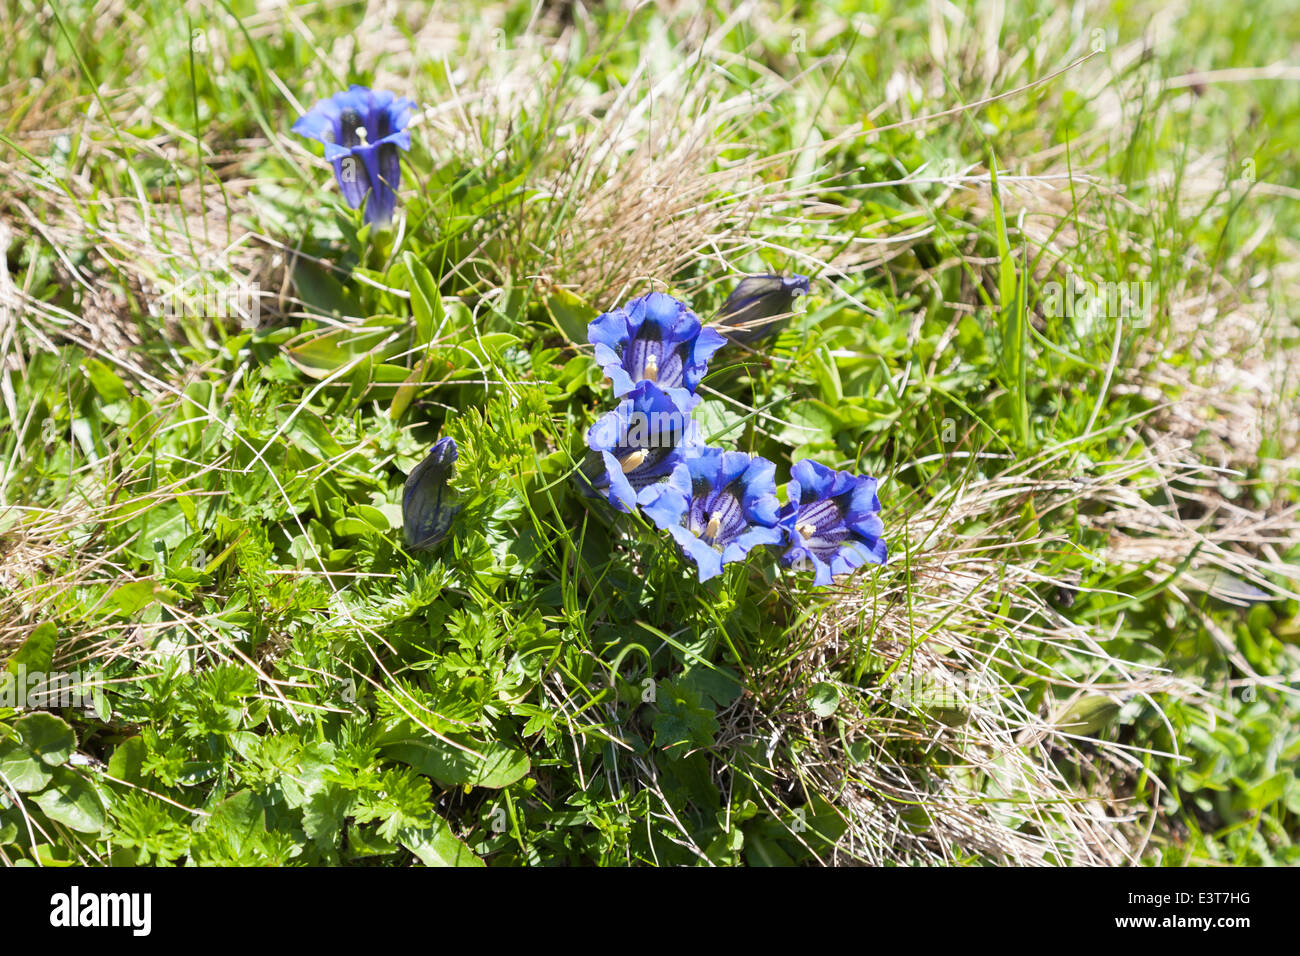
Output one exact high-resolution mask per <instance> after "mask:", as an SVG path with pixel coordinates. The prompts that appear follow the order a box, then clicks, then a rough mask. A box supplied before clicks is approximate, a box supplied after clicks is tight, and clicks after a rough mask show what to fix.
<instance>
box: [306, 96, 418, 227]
mask: <svg viewBox="0 0 1300 956" xmlns="http://www.w3.org/2000/svg"><path fill="white" fill-rule="evenodd" d="M414 109H415V103H413V102H412V101H411V100H408V99H405V98H404V97H396V96H394V95H393V94H392V93H389V92H387V91H374V90H369V89H367V88H366V87H364V86H353V87H351V88H350V89H349V90H348V91H347V92H346V93H335V94H334V95H333V96H332V97H330V98H329V99H327V100H321V101H320V102H319V103H317V104H316V105H315V106H313V107H312V108H311V109H310V110H308V111H307V112H306V113H305V114H303V116H302V117H301V118H299V120H298V122H296V123H294V124H293V131H294V132H295V133H297V134H299V135H300V136H306V137H308V138H310V139H314V140H317V141H319V142H321V143H323V144H324V145H325V158H326V159H328V160H329V161H330V162H331V163H333V164H334V176H335V178H336V179H337V180H338V183H339V188H340V189H342V190H343V198H344V199H345V200H346V201H347V204H348V205H349V206H351V207H352V208H353V209H357V208H359V207H360V206H361V203H362V202H363V201H365V199H366V196H367V194H369V196H370V199H369V201H368V202H366V212H365V218H366V222H372V223H378V224H381V225H382V224H384V223H387V222H388V221H389V220H391V219H392V218H393V210H394V209H395V208H396V206H397V188H398V186H400V185H401V182H402V165H401V161H400V159H399V157H398V149H410V148H411V134H410V132H409V131H408V130H407V128H406V127H407V125H408V124H409V123H410V121H411V112H412V111H413V110H414Z"/></svg>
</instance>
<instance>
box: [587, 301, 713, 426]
mask: <svg viewBox="0 0 1300 956" xmlns="http://www.w3.org/2000/svg"><path fill="white" fill-rule="evenodd" d="M587 341H589V342H590V343H591V344H592V345H594V346H595V347H596V364H598V365H599V366H600V367H601V368H602V369H604V371H605V374H606V375H607V376H609V378H610V380H611V381H612V382H613V383H614V395H615V396H620V395H626V394H627V393H628V392H630V391H632V389H633V388H634V387H635V386H636V384H637V383H638V382H651V383H653V384H654V385H657V386H658V387H659V388H660V389H662V390H663V391H665V392H667V393H668V394H669V395H672V396H673V397H674V399H675V400H676V401H677V402H678V404H679V405H682V406H685V405H686V404H687V401H686V397H687V396H690V395H694V394H695V388H696V386H697V385H699V384H700V379H702V378H704V373H705V372H706V371H708V364H709V358H710V356H712V355H713V353H714V352H716V351H717V350H718V349H720V348H722V346H723V345H724V344H726V340H725V339H723V337H722V336H721V335H719V334H718V333H717V332H716V331H714V330H713V329H706V328H703V327H702V326H701V324H700V318H699V316H697V315H696V314H695V313H694V312H692V311H691V310H690V309H688V308H687V307H686V305H685V304H684V303H682V302H678V301H677V300H676V299H674V298H673V297H672V296H670V295H664V294H663V293H662V292H651V293H648V294H646V295H643V296H640V297H639V298H635V299H632V300H631V301H630V302H628V303H627V304H626V305H625V306H623V308H621V309H615V310H614V311H613V312H606V313H604V314H603V315H601V316H598V317H597V318H596V320H595V321H594V322H592V323H591V324H590V325H588V326H587Z"/></svg>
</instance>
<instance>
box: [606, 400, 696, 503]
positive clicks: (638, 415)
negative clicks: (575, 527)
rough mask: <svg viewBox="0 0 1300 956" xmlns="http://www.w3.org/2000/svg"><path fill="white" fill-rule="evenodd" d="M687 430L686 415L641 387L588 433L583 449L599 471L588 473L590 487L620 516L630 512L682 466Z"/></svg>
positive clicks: (688, 439)
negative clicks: (597, 462) (594, 458)
mask: <svg viewBox="0 0 1300 956" xmlns="http://www.w3.org/2000/svg"><path fill="white" fill-rule="evenodd" d="M691 425H692V423H691V415H690V410H689V409H685V410H684V409H682V407H681V406H680V405H678V404H677V402H675V401H673V399H672V397H671V396H669V395H668V394H667V393H666V392H664V391H663V390H662V389H660V388H659V387H658V386H657V385H655V384H654V383H652V382H641V383H640V384H639V385H637V386H636V387H635V388H634V389H632V390H631V391H630V392H628V393H627V395H625V396H624V398H623V400H622V401H621V402H619V404H618V407H617V408H615V409H614V410H613V411H611V412H608V413H606V414H605V415H602V416H601V417H600V418H599V419H597V420H596V423H595V424H594V425H592V426H591V428H589V429H588V430H587V446H588V447H589V448H591V450H592V451H594V452H596V453H597V454H598V455H600V458H601V465H603V468H602V467H600V466H597V468H596V469H594V472H595V473H594V474H592V473H590V472H587V474H588V478H589V479H591V481H592V485H593V487H594V488H595V489H596V490H597V491H599V492H600V493H602V494H603V495H604V496H605V497H606V498H608V499H609V501H610V503H611V504H613V505H614V506H615V507H616V508H618V509H619V510H620V511H626V512H629V513H630V512H632V511H634V510H635V508H636V506H637V504H639V503H641V502H642V500H643V499H645V500H648V497H649V493H650V491H651V486H652V485H654V484H657V483H658V482H661V481H664V480H666V479H667V478H668V477H669V476H670V475H671V474H672V472H673V469H674V468H676V467H677V466H678V465H679V464H681V463H682V462H683V461H684V460H685V448H686V447H687V446H688V445H689V444H690V443H691V441H692V440H693V434H692V431H691Z"/></svg>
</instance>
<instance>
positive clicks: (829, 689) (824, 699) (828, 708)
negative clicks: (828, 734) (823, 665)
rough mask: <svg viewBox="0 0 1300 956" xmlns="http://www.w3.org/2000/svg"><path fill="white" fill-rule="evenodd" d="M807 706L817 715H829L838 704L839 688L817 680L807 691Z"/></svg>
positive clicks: (837, 707) (835, 709)
mask: <svg viewBox="0 0 1300 956" xmlns="http://www.w3.org/2000/svg"><path fill="white" fill-rule="evenodd" d="M808 706H809V707H811V708H812V712H813V713H814V714H816V715H817V716H818V717H829V716H830V715H831V714H833V713H835V711H837V710H838V709H839V706H840V689H839V688H838V687H836V686H835V685H834V684H828V683H826V682H825V681H818V682H817V683H816V684H813V686H812V690H810V691H809V692H808Z"/></svg>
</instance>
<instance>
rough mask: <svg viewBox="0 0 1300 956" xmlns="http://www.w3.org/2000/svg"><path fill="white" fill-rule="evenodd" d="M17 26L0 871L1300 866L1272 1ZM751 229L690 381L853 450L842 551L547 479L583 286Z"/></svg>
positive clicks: (1298, 614) (580, 375)
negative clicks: (770, 303)
mask: <svg viewBox="0 0 1300 956" xmlns="http://www.w3.org/2000/svg"><path fill="white" fill-rule="evenodd" d="M0 16H3V24H4V29H3V30H0V661H4V662H6V673H7V675H8V676H6V677H0V862H3V863H5V864H15V865H32V864H36V865H58V864H66V863H69V862H79V863H86V864H104V865H121V866H130V865H149V864H174V863H186V864H193V865H222V864H244V865H261V864H287V865H304V864H353V865H395V866H403V865H410V864H413V863H424V864H430V865H434V864H457V865H481V864H485V863H486V864H488V865H498V866H508V865H555V864H583V865H588V864H594V865H629V864H631V865H676V864H687V865H792V864H802V865H808V864H853V863H908V864H912V863H934V864H988V863H995V864H1005V863H1014V864H1066V865H1082V864H1102V865H1118V864H1141V865H1207V864H1215V863H1233V864H1247V865H1265V864H1284V863H1297V862H1300V846H1298V845H1297V840H1298V839H1300V781H1297V779H1296V764H1297V758H1298V757H1300V698H1298V697H1297V690H1298V688H1297V680H1298V679H1300V651H1298V649H1297V645H1298V644H1300V590H1298V585H1297V581H1298V580H1300V563H1297V562H1298V559H1300V516H1298V512H1297V508H1298V507H1300V505H1298V504H1297V491H1298V490H1300V457H1297V454H1298V452H1300V404H1298V402H1300V395H1298V386H1300V382H1298V378H1300V375H1298V373H1297V369H1298V368H1300V335H1298V334H1297V324H1296V318H1295V317H1296V315H1297V311H1298V309H1300V268H1298V267H1297V261H1298V259H1300V203H1298V202H1297V200H1298V199H1300V174H1298V173H1297V160H1298V159H1300V157H1298V156H1297V144H1298V143H1300V82H1298V81H1300V65H1297V61H1296V57H1295V51H1296V49H1298V48H1300V19H1298V18H1296V17H1295V16H1294V10H1293V8H1292V5H1291V4H1289V3H1284V2H1280V0H1277V2H1270V0H1263V2H1259V3H1252V4H1242V3H1239V2H1236V3H1227V2H1220V0H1189V2H1182V3H1172V4H1169V3H1158V2H1134V3H1100V2H1099V3H1086V2H1077V3H1073V4H1067V5H1062V4H1059V3H1050V2H1042V3H1008V4H1001V3H959V4H948V3H930V2H919V0H904V2H897V3H891V2H887V0H880V2H872V0H843V2H836V0H832V2H819V3H816V4H795V3H741V2H732V0H707V2H705V3H702V4H677V3H663V4H641V5H632V4H630V3H589V4H577V3H569V2H564V0H554V2H541V3H526V2H517V0H516V2H500V3H488V4H456V3H445V2H438V3H431V4H425V3H415V2H407V0H390V2H383V3H380V2H372V3H347V2H333V0H331V2H296V0H282V2H254V0H218V2H217V3H215V4H178V3H174V2H168V0H135V2H132V3H127V2H124V0H94V2H91V0H48V2H46V0H3V2H2V3H0ZM352 83H359V84H363V85H367V86H371V87H374V88H375V89H384V90H391V91H393V92H395V93H397V94H399V95H404V96H408V97H410V98H412V99H413V100H415V101H416V102H417V103H418V104H419V116H418V120H417V122H416V123H415V124H414V125H413V127H412V148H411V149H410V151H409V152H407V153H404V154H403V181H402V186H401V189H400V190H399V197H400V203H401V204H400V207H399V213H398V217H397V220H396V222H395V223H394V225H393V228H391V229H377V228H372V227H370V226H367V225H365V224H364V223H363V221H362V216H361V213H360V212H359V211H354V210H352V209H349V208H348V206H347V205H346V204H345V202H344V201H343V198H342V196H341V194H340V191H339V188H338V186H337V185H336V183H335V181H334V175H333V172H332V170H331V169H330V167H329V165H328V164H327V163H326V162H325V161H324V160H323V159H322V158H321V154H320V149H319V147H318V146H317V145H316V144H314V143H312V142H311V141H309V140H306V139H304V138H301V137H298V136H295V135H293V134H292V133H291V132H290V127H291V126H292V125H293V123H294V121H295V120H296V119H297V118H298V117H299V116H300V115H301V114H302V113H303V112H304V111H305V110H306V109H308V108H309V107H310V106H311V105H312V104H313V103H315V102H316V101H318V100H320V99H323V98H325V97H328V96H330V95H332V94H334V93H335V92H338V91H340V90H342V89H345V88H346V87H347V86H348V85H349V84H352ZM768 272H774V273H782V274H792V273H800V274H803V275H807V276H809V277H810V278H811V280H812V284H811V293H810V294H809V295H808V296H806V297H804V298H802V299H800V300H799V305H798V307H797V314H796V315H795V316H794V318H793V320H792V321H791V322H790V324H789V326H788V327H787V328H786V329H785V330H784V331H782V332H781V333H780V334H779V336H777V337H775V338H773V339H768V340H766V341H764V342H760V343H756V344H755V345H754V346H753V347H751V348H745V347H741V346H730V347H728V348H727V349H725V350H724V351H722V352H720V353H719V354H718V355H717V356H716V357H715V359H714V360H713V362H712V365H711V367H710V371H709V374H708V376H707V377H706V378H705V379H704V381H703V383H702V385H701V387H700V394H701V395H702V396H703V402H702V403H701V405H700V407H699V409H698V411H697V413H696V416H697V419H698V420H699V421H700V423H701V426H702V428H703V431H704V433H705V436H706V437H708V438H710V439H711V440H712V441H713V442H715V443H725V444H726V446H727V447H730V448H738V449H740V450H743V451H747V452H750V453H752V454H758V455H763V456H765V457H767V458H769V459H771V460H772V461H774V462H776V463H777V473H778V480H779V481H782V482H783V481H784V480H785V479H786V477H787V476H788V474H789V467H790V465H791V463H792V462H795V461H798V460H799V459H801V458H812V459H815V460H816V461H819V462H821V463H823V464H826V465H830V466H832V467H836V468H841V469H847V470H852V471H855V472H858V473H861V474H869V475H874V476H877V477H878V478H879V479H880V490H879V494H880V498H881V502H882V505H883V511H882V517H883V519H884V522H885V529H886V540H887V542H888V545H889V551H890V557H889V561H888V563H887V564H886V565H884V566H874V565H868V566H867V567H865V568H863V569H861V570H860V571H859V572H858V573H856V574H854V575H852V576H849V577H844V578H840V579H838V580H837V582H836V584H835V586H834V587H831V588H817V587H815V586H814V585H813V582H812V576H811V575H810V574H807V573H801V572H799V571H797V570H790V569H787V568H783V567H781V566H780V565H779V564H778V563H777V562H776V560H775V552H773V551H771V550H770V549H769V550H768V551H767V552H765V553H757V552H756V554H755V556H754V558H753V559H752V560H750V561H749V562H747V563H745V564H734V565H729V566H727V567H726V568H725V570H724V573H723V574H722V575H721V576H719V577H717V578H715V579H713V580H711V581H708V582H705V583H703V584H701V583H699V582H698V580H697V578H696V575H695V572H694V567H693V566H692V565H691V564H690V562H689V561H687V560H686V559H685V558H684V557H683V556H682V555H681V553H680V552H679V551H678V550H677V548H676V546H675V545H674V543H673V542H672V540H671V539H670V538H669V537H668V536H667V535H666V534H662V533H660V532H658V531H656V530H655V529H654V527H653V526H652V525H651V524H650V523H649V522H648V521H646V520H645V519H644V518H643V517H641V516H634V515H620V514H617V513H616V512H614V511H613V510H612V509H610V508H609V507H607V506H606V505H605V504H604V503H602V502H600V501H596V500H592V499H590V498H586V497H584V496H583V495H582V494H581V492H580V489H579V483H578V481H576V480H575V475H576V472H577V470H578V468H579V466H580V465H581V463H582V461H583V458H584V456H585V454H586V450H587V448H586V441H585V435H586V430H587V428H588V427H589V426H590V425H591V423H592V422H593V421H594V420H595V419H596V417H597V416H598V415H600V414H601V413H602V412H603V411H605V410H606V409H608V408H609V407H610V404H611V401H612V399H611V395H610V391H609V388H608V385H607V383H606V382H605V380H604V376H603V373H602V372H601V370H600V368H599V367H598V366H597V365H596V363H595V362H594V361H593V358H592V349H591V347H590V346H589V345H588V343H587V324H588V323H589V322H590V321H591V320H592V319H594V318H595V317H596V316H597V315H598V314H600V313H602V312H605V311H607V310H609V309H613V308H615V307H617V306H619V305H621V304H622V303H623V302H625V301H626V300H627V299H629V298H631V297H633V296H636V295H641V294H643V293H645V292H648V291H650V290H651V289H657V290H660V291H667V292H670V293H672V294H673V295H675V296H677V297H679V298H681V299H682V300H684V301H686V302H687V303H689V304H690V305H691V307H692V308H693V309H694V310H695V311H696V312H697V313H698V314H699V315H700V316H701V317H702V318H703V319H704V320H706V321H707V320H708V319H710V318H711V317H712V316H713V315H714V314H715V312H716V311H717V309H718V307H719V306H720V305H721V303H722V302H723V300H724V299H725V298H726V296H727V294H728V293H729V292H730V291H731V289H732V288H733V287H734V286H735V283H736V282H737V281H738V280H739V278H740V277H742V276H744V275H746V274H755V273H768ZM448 435H449V436H452V437H454V438H455V439H456V441H457V443H458V446H459V460H458V462H457V465H456V470H455V475H454V478H453V484H454V487H455V489H456V491H457V492H458V494H459V496H460V501H461V503H462V510H461V511H460V513H459V514H458V515H457V517H456V519H455V522H454V524H453V526H452V529H451V532H450V534H449V535H448V537H447V538H446V540H444V541H443V542H442V543H440V544H439V545H437V546H436V547H434V548H433V549H430V550H427V551H418V552H415V551H411V550H409V549H408V548H407V547H406V545H405V542H404V540H403V535H402V507H401V502H402V489H403V483H404V481H405V479H406V476H407V474H408V473H409V472H410V471H411V470H412V469H413V468H414V467H415V466H416V464H418V463H419V462H420V461H421V460H422V459H423V458H424V456H425V455H426V454H427V452H428V450H429V448H430V446H431V445H432V444H433V442H434V441H435V440H436V439H438V438H439V437H442V436H448ZM33 673H42V674H48V673H58V674H72V675H75V678H76V680H77V681H78V682H80V684H82V685H84V686H86V687H87V688H89V689H90V690H89V692H88V693H86V694H84V695H79V696H77V697H76V698H75V699H73V700H71V701H69V700H67V699H62V700H60V699H57V698H55V699H48V700H40V699H34V698H33V697H32V695H30V694H27V691H28V689H29V687H28V681H27V677H29V676H30V675H31V674H33ZM24 694H27V696H26V697H24Z"/></svg>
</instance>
